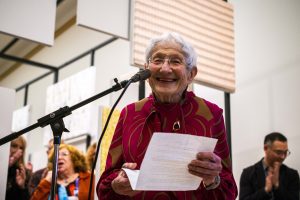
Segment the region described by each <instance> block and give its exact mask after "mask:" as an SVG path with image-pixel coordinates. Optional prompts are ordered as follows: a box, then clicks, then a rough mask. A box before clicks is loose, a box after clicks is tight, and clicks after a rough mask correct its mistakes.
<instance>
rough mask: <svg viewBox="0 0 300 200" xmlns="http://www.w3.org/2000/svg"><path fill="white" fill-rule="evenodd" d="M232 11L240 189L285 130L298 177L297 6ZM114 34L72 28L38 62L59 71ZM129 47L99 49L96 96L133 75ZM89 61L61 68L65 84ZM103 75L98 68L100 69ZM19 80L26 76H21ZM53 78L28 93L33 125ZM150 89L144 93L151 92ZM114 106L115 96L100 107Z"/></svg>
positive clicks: (241, 0)
mask: <svg viewBox="0 0 300 200" xmlns="http://www.w3.org/2000/svg"><path fill="white" fill-rule="evenodd" d="M230 2H232V4H233V5H234V10H235V46H236V48H235V51H236V78H237V83H236V86H237V89H236V92H235V93H234V94H232V95H231V115H232V116H231V117H232V118H231V122H232V146H233V149H232V152H233V170H234V176H235V178H236V181H237V183H239V177H240V174H241V172H242V169H243V168H244V167H246V166H249V165H251V164H253V163H255V162H256V161H258V160H259V159H260V158H261V157H262V156H263V144H262V143H263V138H264V136H265V135H266V134H267V133H269V132H271V131H281V132H283V133H284V134H285V135H286V136H287V137H288V140H289V148H290V150H291V151H292V154H291V156H290V157H289V158H287V160H286V164H288V165H289V166H291V167H293V168H295V169H297V170H298V171H300V161H297V159H296V158H297V157H299V152H300V149H299V148H300V147H299V145H297V144H298V143H299V142H300V136H299V134H297V133H298V127H297V125H298V124H300V118H299V117H298V116H297V115H298V113H300V105H299V103H298V102H300V94H299V91H300V90H299V86H300V79H299V78H298V76H299V75H300V39H299V35H300V23H299V20H298V19H300V12H299V10H300V1H299V0H286V1H282V0H231V1H230ZM110 37H111V36H108V35H105V34H103V33H99V32H96V31H91V30H88V29H84V28H80V27H76V26H73V27H71V28H70V29H69V30H68V31H66V32H65V33H64V34H62V35H61V36H60V37H59V38H57V39H56V41H55V44H54V46H53V47H52V48H48V47H47V48H45V49H43V50H42V51H41V52H40V53H38V54H37V55H36V56H35V57H34V58H33V59H34V60H37V61H39V62H44V63H49V64H52V65H55V66H58V65H60V64H62V63H63V62H65V61H67V60H69V59H71V58H73V57H75V56H76V55H79V54H80V53H82V52H84V51H86V50H87V49H89V48H92V47H94V46H96V45H98V44H99V43H100V42H101V41H104V40H105V39H108V38H110ZM129 54H130V46H129V42H128V41H126V40H123V39H118V40H116V41H114V42H113V43H111V44H110V45H108V46H105V47H104V48H102V49H100V50H98V51H96V54H95V56H96V58H95V66H96V67H97V92H101V91H103V90H106V89H108V88H109V87H110V86H111V81H112V79H113V78H115V77H120V76H122V75H123V74H127V73H133V72H136V71H137V68H134V67H131V66H130V64H129ZM89 63H90V62H89V56H88V57H86V58H83V59H81V60H79V61H77V62H76V63H74V64H72V65H71V66H68V67H67V68H64V69H63V70H62V71H61V72H60V76H59V78H60V80H61V79H63V78H65V77H67V76H69V75H71V74H73V73H76V72H78V71H79V70H81V69H84V68H86V67H88V66H89ZM98 69H99V70H98ZM45 71H46V70H43V69H39V68H36V67H30V66H26V67H24V68H23V67H22V68H19V69H18V70H16V71H15V72H14V73H13V74H11V75H10V76H9V77H7V78H6V79H5V80H3V81H2V82H0V85H1V86H5V87H11V88H15V87H18V86H20V85H22V84H23V83H25V82H26V81H28V80H31V79H32V78H33V77H34V76H36V75H38V74H42V73H45ZM21 77H22V78H21ZM52 80H53V76H49V77H48V78H45V79H44V80H42V81H39V82H37V83H35V84H34V85H32V86H31V87H30V88H29V98H28V104H31V105H32V106H33V108H32V116H31V120H32V123H35V120H36V119H38V118H39V117H41V116H43V115H44V114H45V113H44V105H45V99H44V97H45V91H46V87H47V86H48V85H50V84H52ZM194 90H195V93H196V94H197V95H199V96H202V97H205V98H206V99H208V100H211V101H213V102H215V103H217V104H218V105H220V107H222V108H224V102H223V101H224V97H223V96H224V94H223V92H220V91H216V90H214V89H209V88H205V87H203V86H194ZM148 92H149V89H147V93H148ZM23 95H24V91H23V90H22V91H20V92H18V93H17V104H16V108H18V107H20V106H22V101H23ZM126 95H127V96H126V98H124V100H125V101H123V102H121V103H120V106H121V107H122V105H125V104H126V103H128V102H129V101H130V100H132V101H135V100H136V99H137V91H136V92H135V91H132V90H131V91H130V92H129V93H126ZM97 103H98V104H102V105H107V106H111V100H110V97H108V96H107V97H104V98H101V99H100V100H98V101H97ZM34 106H35V107H34ZM41 141H42V134H41V129H37V130H36V131H33V132H32V133H29V142H28V152H29V153H30V152H34V151H36V150H43V146H42V142H41Z"/></svg>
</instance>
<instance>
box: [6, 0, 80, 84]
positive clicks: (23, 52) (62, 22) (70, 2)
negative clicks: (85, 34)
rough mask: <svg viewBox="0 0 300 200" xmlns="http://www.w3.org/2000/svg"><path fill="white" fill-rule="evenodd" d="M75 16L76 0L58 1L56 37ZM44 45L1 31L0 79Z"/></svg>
mask: <svg viewBox="0 0 300 200" xmlns="http://www.w3.org/2000/svg"><path fill="white" fill-rule="evenodd" d="M75 16H76V1H75V0H67V1H66V0H58V1H57V10H56V19H55V38H56V37H58V36H59V35H60V34H61V33H63V32H64V31H65V30H66V29H67V28H68V27H70V26H71V25H73V24H74V23H75ZM44 47H46V46H45V45H42V44H39V43H36V42H33V41H29V40H26V39H22V38H17V37H14V36H11V35H8V34H4V33H1V32H0V81H2V80H3V79H4V78H5V77H7V76H9V75H10V74H11V73H12V72H13V71H14V70H16V69H17V68H18V67H20V66H21V64H22V61H30V58H31V57H33V56H34V55H35V54H36V53H38V52H39V51H40V50H41V49H43V48H44ZM18 58H21V59H18ZM16 60H18V62H17V61H16ZM44 64H47V63H44Z"/></svg>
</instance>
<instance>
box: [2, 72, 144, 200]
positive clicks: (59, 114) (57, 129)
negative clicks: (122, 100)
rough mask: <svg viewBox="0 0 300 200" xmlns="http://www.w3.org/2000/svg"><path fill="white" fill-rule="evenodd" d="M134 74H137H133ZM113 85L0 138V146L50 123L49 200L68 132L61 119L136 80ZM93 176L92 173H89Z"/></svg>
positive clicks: (53, 191) (52, 196)
mask: <svg viewBox="0 0 300 200" xmlns="http://www.w3.org/2000/svg"><path fill="white" fill-rule="evenodd" d="M135 76H139V74H138V75H135ZM114 81H115V83H116V84H115V85H114V86H112V87H111V88H109V89H107V90H105V91H103V92H101V93H99V94H97V95H94V96H92V97H90V98H88V99H86V100H83V101H82V102H79V103H78V104H75V105H73V106H72V107H68V106H65V107H63V108H59V109H58V110H56V111H54V112H52V113H50V114H48V115H45V116H44V117H42V118H40V119H38V120H37V123H35V124H33V125H31V126H28V127H26V128H24V129H22V130H20V131H17V132H14V133H11V134H9V135H7V136H5V137H3V138H1V139H0V146H1V145H3V144H5V143H7V142H9V141H11V140H13V139H15V138H17V137H19V136H20V135H22V134H24V133H27V132H29V131H31V130H33V129H35V128H37V127H42V128H43V127H45V126H47V125H49V124H50V126H51V129H52V132H53V138H54V139H53V142H54V157H53V160H52V162H53V171H52V184H51V192H50V200H54V197H55V189H56V180H57V161H58V154H59V145H60V141H61V136H62V133H63V132H69V130H68V129H66V128H65V124H64V121H63V118H64V117H66V116H68V115H70V114H72V111H73V110H76V109H77V108H80V107H81V106H84V105H86V104H88V103H90V102H92V101H95V100H97V99H98V98H101V97H103V96H105V95H107V94H109V93H111V92H114V91H118V90H120V89H122V88H124V87H126V88H127V87H128V86H129V84H131V83H132V82H136V80H134V79H130V80H125V81H121V82H120V83H119V82H118V79H116V78H115V79H114ZM91 176H93V174H92V175H91Z"/></svg>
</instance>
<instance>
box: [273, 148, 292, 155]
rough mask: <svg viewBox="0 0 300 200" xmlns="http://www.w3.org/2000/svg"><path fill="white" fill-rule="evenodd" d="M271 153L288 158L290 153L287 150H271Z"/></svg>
mask: <svg viewBox="0 0 300 200" xmlns="http://www.w3.org/2000/svg"><path fill="white" fill-rule="evenodd" d="M272 151H273V152H274V153H275V154H277V155H278V156H289V155H290V154H291V152H290V151H289V150H286V151H282V150H273V149H272Z"/></svg>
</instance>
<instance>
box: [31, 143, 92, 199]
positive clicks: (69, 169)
mask: <svg viewBox="0 0 300 200" xmlns="http://www.w3.org/2000/svg"><path fill="white" fill-rule="evenodd" d="M53 156H54V152H53V149H52V151H51V152H50V156H49V163H50V164H49V169H50V170H51V169H52V164H51V162H52V159H53ZM90 178H91V174H90V173H89V172H88V169H87V164H86V160H85V156H84V155H83V154H82V153H81V152H79V150H78V149H77V148H75V147H74V146H71V145H67V144H61V145H60V146H59V157H58V169H57V185H58V189H57V190H56V192H57V193H56V198H55V199H68V198H70V197H75V199H76V198H78V199H87V198H88V190H89V181H90ZM51 180H52V171H49V172H48V174H47V176H46V178H44V179H43V180H42V181H41V182H40V183H39V185H38V187H37V188H36V189H35V191H34V193H33V195H32V197H31V200H48V198H49V195H50V190H51ZM92 194H93V193H92ZM92 199H93V196H92Z"/></svg>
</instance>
